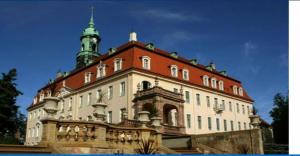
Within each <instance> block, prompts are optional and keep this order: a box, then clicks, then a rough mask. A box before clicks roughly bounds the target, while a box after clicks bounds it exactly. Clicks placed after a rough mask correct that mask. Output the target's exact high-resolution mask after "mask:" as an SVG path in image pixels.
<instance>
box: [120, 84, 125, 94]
mask: <svg viewBox="0 0 300 156" xmlns="http://www.w3.org/2000/svg"><path fill="white" fill-rule="evenodd" d="M124 95H125V82H121V83H120V96H124Z"/></svg>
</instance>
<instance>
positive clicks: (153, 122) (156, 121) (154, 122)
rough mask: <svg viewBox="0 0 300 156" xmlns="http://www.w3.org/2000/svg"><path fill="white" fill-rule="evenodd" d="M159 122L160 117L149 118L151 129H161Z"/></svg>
mask: <svg viewBox="0 0 300 156" xmlns="http://www.w3.org/2000/svg"><path fill="white" fill-rule="evenodd" d="M160 121H161V117H158V116H155V117H152V118H151V125H152V126H153V127H155V129H157V130H158V129H159V128H160V127H161V124H160Z"/></svg>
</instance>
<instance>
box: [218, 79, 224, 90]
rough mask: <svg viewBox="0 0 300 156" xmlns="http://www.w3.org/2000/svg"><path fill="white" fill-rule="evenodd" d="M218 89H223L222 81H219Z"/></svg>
mask: <svg viewBox="0 0 300 156" xmlns="http://www.w3.org/2000/svg"><path fill="white" fill-rule="evenodd" d="M219 89H220V90H224V82H223V81H219Z"/></svg>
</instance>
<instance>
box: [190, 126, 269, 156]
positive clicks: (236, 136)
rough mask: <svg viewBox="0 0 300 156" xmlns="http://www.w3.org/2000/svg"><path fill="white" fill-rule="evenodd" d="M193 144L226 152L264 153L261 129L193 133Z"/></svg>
mask: <svg viewBox="0 0 300 156" xmlns="http://www.w3.org/2000/svg"><path fill="white" fill-rule="evenodd" d="M191 139H192V146H193V147H197V146H198V145H206V146H209V147H211V148H215V149H217V150H220V151H224V153H239V154H246V153H255V154H263V141H262V134H261V130H260V129H253V130H243V131H233V132H222V133H213V134H203V135H192V136H191Z"/></svg>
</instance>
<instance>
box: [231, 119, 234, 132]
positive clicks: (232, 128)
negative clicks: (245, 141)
mask: <svg viewBox="0 0 300 156" xmlns="http://www.w3.org/2000/svg"><path fill="white" fill-rule="evenodd" d="M230 127H231V131H234V125H233V121H232V120H231V121H230Z"/></svg>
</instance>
